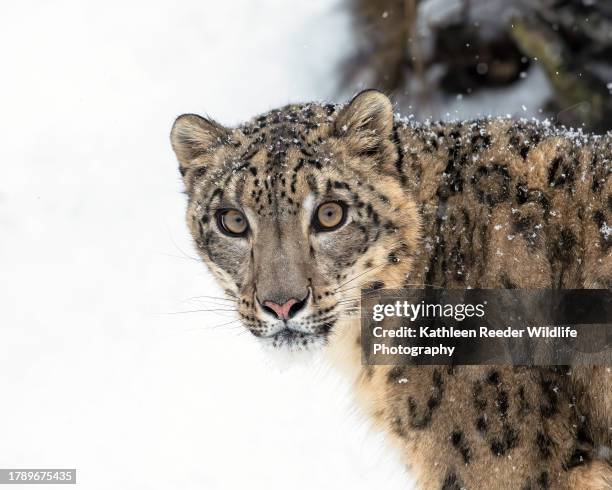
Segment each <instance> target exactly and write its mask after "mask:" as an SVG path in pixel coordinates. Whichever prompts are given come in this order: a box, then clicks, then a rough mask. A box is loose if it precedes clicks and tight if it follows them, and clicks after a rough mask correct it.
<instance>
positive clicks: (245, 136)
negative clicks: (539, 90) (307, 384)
mask: <svg viewBox="0 0 612 490" xmlns="http://www.w3.org/2000/svg"><path fill="white" fill-rule="evenodd" d="M172 145H173V148H174V151H175V153H176V155H177V157H178V161H179V164H180V171H181V174H182V176H183V179H184V182H185V185H186V189H187V194H188V196H189V204H188V209H187V222H188V225H189V229H190V230H191V233H192V235H193V238H194V240H195V244H196V247H197V249H198V251H199V253H200V255H201V257H202V258H203V260H204V262H205V263H206V264H207V265H208V267H209V268H210V270H211V271H212V272H213V274H214V275H215V277H216V278H217V279H218V281H219V282H220V284H221V286H222V287H223V288H224V290H225V292H226V294H227V295H228V296H229V297H230V298H231V299H233V300H235V306H236V310H237V312H238V313H239V315H240V317H241V320H242V323H243V324H244V325H245V327H246V328H247V329H248V330H249V331H250V332H251V333H252V334H253V335H255V336H257V337H260V338H261V339H262V340H264V341H265V342H268V343H271V344H272V345H274V346H277V347H281V346H283V347H290V348H292V349H302V348H307V347H309V346H313V345H320V344H323V343H325V342H326V341H327V340H328V339H329V338H330V334H331V333H332V332H333V331H334V326H335V325H337V322H338V320H339V319H342V318H343V317H346V316H348V315H350V313H351V312H353V311H355V302H356V300H358V298H359V295H360V290H361V288H365V287H372V288H380V287H383V286H384V287H395V286H399V285H400V284H401V282H402V279H403V278H404V277H405V275H406V273H407V271H409V269H410V265H411V262H412V256H413V253H414V251H415V249H416V246H417V244H416V237H417V235H418V228H419V222H418V218H417V212H416V209H415V206H414V204H413V203H412V201H411V200H410V199H407V198H406V196H405V195H404V193H403V192H402V189H401V187H400V184H399V182H398V180H397V177H396V176H394V175H395V174H396V172H394V170H395V168H394V165H395V163H396V162H397V161H398V158H399V156H400V155H399V153H400V149H399V147H398V144H397V141H396V138H395V137H394V129H393V110H392V105H391V103H390V101H389V100H388V99H387V97H386V96H384V95H383V94H381V93H380V92H377V91H373V90H370V91H365V92H362V93H361V94H359V95H358V96H356V97H355V98H354V99H353V100H352V101H351V103H350V104H348V105H347V106H345V107H339V106H335V105H320V104H304V105H291V106H287V107H284V108H282V109H277V110H273V111H271V112H268V113H266V114H264V115H262V116H259V117H257V118H256V119H254V120H252V121H251V122H249V123H246V124H244V125H242V126H239V127H238V128H235V129H228V128H225V127H222V126H221V125H219V124H217V123H215V122H213V121H211V120H208V119H204V118H202V117H199V116H196V115H183V116H180V117H179V118H178V119H177V120H176V122H175V124H174V127H173V129H172Z"/></svg>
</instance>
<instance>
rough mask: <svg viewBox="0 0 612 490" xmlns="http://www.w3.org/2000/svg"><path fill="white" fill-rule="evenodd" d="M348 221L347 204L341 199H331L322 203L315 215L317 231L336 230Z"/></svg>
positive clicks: (314, 221)
mask: <svg viewBox="0 0 612 490" xmlns="http://www.w3.org/2000/svg"><path fill="white" fill-rule="evenodd" d="M345 221H346V204H345V203H343V202H341V201H329V202H325V203H323V204H321V205H320V206H319V207H318V208H317V210H316V212H315V214H314V217H313V227H314V229H315V231H334V230H337V229H338V228H340V227H341V226H342V225H343V224H344V222H345Z"/></svg>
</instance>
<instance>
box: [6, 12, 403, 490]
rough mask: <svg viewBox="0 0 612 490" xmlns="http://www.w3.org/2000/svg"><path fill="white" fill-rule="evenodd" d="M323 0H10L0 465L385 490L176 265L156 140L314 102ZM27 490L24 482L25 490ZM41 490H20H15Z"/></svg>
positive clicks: (326, 21)
mask: <svg viewBox="0 0 612 490" xmlns="http://www.w3.org/2000/svg"><path fill="white" fill-rule="evenodd" d="M347 22H348V21H347V17H346V14H345V13H344V12H343V11H342V10H341V9H340V8H339V6H338V3H337V2H336V1H331V2H329V1H326V2H311V1H308V0H300V1H292V2H286V1H280V0H266V1H259V2H252V1H249V0H241V1H232V2H202V1H193V0H192V1H189V2H169V1H168V2H138V3H137V2H127V3H126V2H96V3H94V2H76V1H70V2H61V1H55V2H43V1H24V2H8V3H5V4H4V5H3V7H2V15H1V16H0V46H2V47H1V48H0V50H1V54H2V57H1V59H2V61H1V63H2V72H3V76H2V78H1V79H0V107H1V108H2V118H1V119H0V133H1V134H2V144H1V145H0V162H1V163H0V305H1V308H0V393H1V394H0V468H12V467H15V468H32V467H38V468H57V467H61V468H73V467H76V468H77V469H78V480H79V487H80V488H86V489H104V490H109V489H126V490H132V489H160V490H161V489H164V490H167V489H181V490H183V489H205V490H209V489H210V490H216V489H241V488H246V487H247V485H248V488H250V489H267V490H274V489H285V488H294V489H308V490H312V489H337V488H352V489H354V490H356V489H360V488H363V489H366V488H367V489H369V488H385V489H394V488H402V489H405V488H406V485H405V483H404V478H405V475H404V474H403V470H402V469H401V468H402V467H401V465H400V464H399V463H398V462H397V461H395V460H393V459H392V458H391V457H390V456H388V455H387V454H386V453H385V452H384V451H383V450H382V445H381V439H380V437H379V436H378V435H376V434H375V433H373V432H372V431H371V430H370V429H369V428H368V425H367V423H366V422H365V421H364V420H363V419H361V418H360V416H359V415H358V414H357V413H355V411H354V410H352V409H351V403H350V396H349V394H348V389H347V387H346V386H345V385H344V384H343V382H342V380H341V379H338V378H337V377H336V376H335V375H333V374H329V373H327V372H326V370H325V369H322V368H320V367H317V366H309V367H299V368H295V369H291V370H289V371H285V372H279V370H278V369H276V368H275V367H274V366H271V365H270V363H269V362H268V361H267V360H266V358H265V356H264V355H263V354H262V353H261V351H260V350H259V349H258V347H257V346H256V345H255V343H254V341H253V340H252V339H251V338H250V337H249V336H248V335H246V334H243V333H242V330H241V328H240V327H236V326H234V327H232V326H231V325H230V326H226V327H219V328H214V326H215V325H219V324H223V323H225V322H227V321H229V320H230V319H231V318H228V317H227V316H225V315H226V314H225V313H222V314H219V315H212V314H207V313H192V314H167V313H170V312H178V311H184V310H192V309H194V308H197V304H194V303H193V302H189V301H185V300H186V299H188V298H190V297H193V296H198V295H202V294H212V295H215V294H218V293H219V291H218V289H217V288H216V286H215V285H214V284H213V282H212V280H211V278H210V277H209V275H208V274H207V273H206V272H205V270H204V267H203V266H202V265H201V264H199V263H198V262H197V261H194V260H190V259H189V258H188V257H194V256H195V254H194V252H193V250H192V247H191V244H190V241H189V238H188V236H187V233H186V228H185V226H184V223H183V212H184V204H185V199H184V196H183V195H182V194H181V192H180V191H181V183H180V181H179V178H178V172H177V171H176V163H175V160H174V155H173V154H172V152H171V149H170V145H169V140H168V133H169V130H170V126H171V124H172V121H173V119H174V117H175V116H176V115H178V114H180V113H182V112H187V111H189V112H200V113H208V114H210V115H211V116H214V117H215V118H218V119H219V120H220V121H222V122H223V123H226V124H233V123H236V122H238V121H240V120H242V119H244V118H246V117H250V116H252V115H254V114H256V113H258V112H260V111H264V110H267V109H269V108H272V107H274V106H277V105H280V104H284V103H287V102H289V101H295V100H309V99H319V98H329V97H332V96H333V95H334V90H335V83H336V79H335V77H334V75H333V73H334V70H335V64H336V62H337V61H338V60H339V59H340V56H342V55H343V54H344V49H346V48H345V46H346V45H347V39H348V34H347V32H348V31H347V29H348V24H347ZM25 488H28V486H26V487H25ZM34 488H40V487H34Z"/></svg>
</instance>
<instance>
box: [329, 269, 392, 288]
mask: <svg viewBox="0 0 612 490" xmlns="http://www.w3.org/2000/svg"><path fill="white" fill-rule="evenodd" d="M384 265H386V264H379V265H375V266H374V267H370V268H369V269H366V270H365V271H364V272H362V273H361V274H358V275H356V276H355V277H353V278H351V279H350V280H348V281H345V282H343V283H342V284H340V285H339V286H338V287H337V288H336V289H334V293H335V292H337V291H339V290H340V288H341V287H342V286H346V285H347V284H349V283H351V282H353V281H354V280H355V279H359V278H360V277H361V276H363V275H364V274H367V273H368V272H372V271H373V270H374V269H378V268H380V267H383V266H384Z"/></svg>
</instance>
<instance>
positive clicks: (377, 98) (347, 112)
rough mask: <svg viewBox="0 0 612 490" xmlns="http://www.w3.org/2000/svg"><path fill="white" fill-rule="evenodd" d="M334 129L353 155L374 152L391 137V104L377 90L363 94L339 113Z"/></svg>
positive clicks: (366, 91)
mask: <svg viewBox="0 0 612 490" xmlns="http://www.w3.org/2000/svg"><path fill="white" fill-rule="evenodd" d="M334 129H335V133H336V135H337V136H338V137H341V138H345V139H346V140H347V143H348V146H349V148H351V149H352V151H354V152H355V153H356V154H363V153H371V152H376V151H377V149H379V147H380V146H381V143H382V142H383V141H385V140H389V138H390V137H391V135H392V132H393V104H391V101H390V100H389V99H388V97H387V96H386V95H385V94H383V93H382V92H379V91H378V90H374V89H370V90H364V91H363V92H360V93H358V94H357V95H356V96H355V97H353V100H351V102H350V103H349V104H348V105H347V106H346V107H345V108H344V109H342V110H341V111H340V114H338V117H337V118H336V122H335V125H334Z"/></svg>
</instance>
